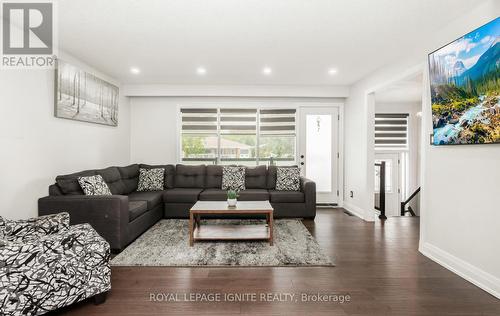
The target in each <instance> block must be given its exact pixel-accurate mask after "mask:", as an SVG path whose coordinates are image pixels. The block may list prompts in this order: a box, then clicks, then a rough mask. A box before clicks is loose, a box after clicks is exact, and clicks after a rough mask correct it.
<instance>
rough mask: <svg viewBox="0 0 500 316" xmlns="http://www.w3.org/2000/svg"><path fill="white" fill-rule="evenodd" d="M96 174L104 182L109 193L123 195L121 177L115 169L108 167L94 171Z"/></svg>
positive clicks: (123, 189)
mask: <svg viewBox="0 0 500 316" xmlns="http://www.w3.org/2000/svg"><path fill="white" fill-rule="evenodd" d="M95 172H96V174H98V175H100V176H102V178H103V179H104V181H106V183H107V184H108V186H109V189H110V190H111V193H113V194H124V192H125V191H126V190H125V184H124V183H123V182H122V177H121V175H120V172H119V171H118V168H117V167H108V168H105V169H99V170H96V171H95Z"/></svg>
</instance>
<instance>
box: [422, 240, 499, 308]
mask: <svg viewBox="0 0 500 316" xmlns="http://www.w3.org/2000/svg"><path fill="white" fill-rule="evenodd" d="M418 250H419V251H420V252H421V253H422V254H423V255H424V256H426V257H428V258H429V259H431V260H433V261H435V262H437V263H438V264H440V265H442V266H443V267H445V268H446V269H448V270H450V271H452V272H453V273H456V274H458V275H459V276H461V277H462V278H464V279H466V280H467V281H469V282H471V283H472V284H474V285H476V286H478V287H479V288H481V289H483V290H485V291H486V292H488V293H490V294H491V295H493V296H495V297H496V298H498V299H500V279H499V278H497V277H495V276H493V275H491V274H489V273H487V272H485V271H483V270H481V269H479V268H477V267H476V266H473V265H471V264H470V263H468V262H465V261H463V260H462V259H460V258H457V257H455V256H454V255H452V254H450V253H448V252H446V251H444V250H442V249H440V248H438V247H436V246H434V245H431V244H429V243H423V244H422V245H420V247H419V249H418Z"/></svg>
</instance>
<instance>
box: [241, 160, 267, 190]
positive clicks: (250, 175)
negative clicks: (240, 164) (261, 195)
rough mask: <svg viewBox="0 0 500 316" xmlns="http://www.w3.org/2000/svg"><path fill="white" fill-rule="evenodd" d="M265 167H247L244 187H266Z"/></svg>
mask: <svg viewBox="0 0 500 316" xmlns="http://www.w3.org/2000/svg"><path fill="white" fill-rule="evenodd" d="M266 181H267V167H266V166H264V165H263V166H256V167H247V168H246V170H245V188H247V189H266V188H267V183H266Z"/></svg>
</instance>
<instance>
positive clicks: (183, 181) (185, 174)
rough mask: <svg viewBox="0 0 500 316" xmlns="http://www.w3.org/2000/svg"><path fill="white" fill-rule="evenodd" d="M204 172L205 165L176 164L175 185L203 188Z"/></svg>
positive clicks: (177, 186) (178, 186)
mask: <svg viewBox="0 0 500 316" xmlns="http://www.w3.org/2000/svg"><path fill="white" fill-rule="evenodd" d="M205 174H206V166H205V165H198V166H187V165H177V166H176V168H175V187H176V188H203V187H204V186H205Z"/></svg>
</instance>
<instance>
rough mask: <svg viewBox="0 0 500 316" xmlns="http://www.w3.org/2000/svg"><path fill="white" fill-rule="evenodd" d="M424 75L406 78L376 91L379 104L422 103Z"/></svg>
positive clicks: (376, 99)
mask: <svg viewBox="0 0 500 316" xmlns="http://www.w3.org/2000/svg"><path fill="white" fill-rule="evenodd" d="M422 80H423V78H422V74H419V75H417V76H413V77H411V78H405V79H403V80H400V81H398V82H395V83H392V84H390V85H389V86H387V87H384V88H382V89H380V90H379V91H375V101H376V102H377V103H408V102H420V101H422Z"/></svg>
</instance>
